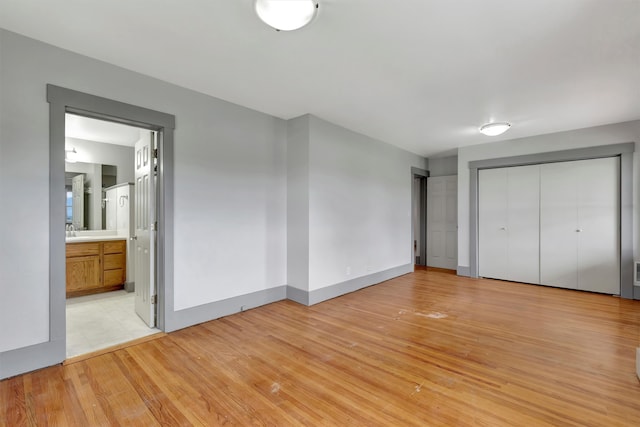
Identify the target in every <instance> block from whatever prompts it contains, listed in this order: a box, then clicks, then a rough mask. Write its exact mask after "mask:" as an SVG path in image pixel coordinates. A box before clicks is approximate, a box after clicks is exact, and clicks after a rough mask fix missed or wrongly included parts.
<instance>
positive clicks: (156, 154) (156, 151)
mask: <svg viewBox="0 0 640 427" xmlns="http://www.w3.org/2000/svg"><path fill="white" fill-rule="evenodd" d="M153 158H154V159H157V158H158V149H157V148H154V149H153Z"/></svg>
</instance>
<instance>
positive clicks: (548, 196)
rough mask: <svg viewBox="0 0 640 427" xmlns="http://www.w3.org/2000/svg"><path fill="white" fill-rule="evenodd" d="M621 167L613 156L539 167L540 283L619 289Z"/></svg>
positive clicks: (610, 291)
mask: <svg viewBox="0 0 640 427" xmlns="http://www.w3.org/2000/svg"><path fill="white" fill-rule="evenodd" d="M619 177H620V171H619V161H618V159H617V158H605V159H594V160H581V161H575V162H563V163H554V164H547V165H543V166H542V169H541V186H540V191H541V208H540V226H541V228H540V274H541V280H542V283H543V284H546V285H553V286H559V287H563V288H571V289H582V290H586V291H592V292H602V293H608V294H619V293H620V236H619V230H620V213H619V205H620V201H619V197H620V182H619V180H620V178H619Z"/></svg>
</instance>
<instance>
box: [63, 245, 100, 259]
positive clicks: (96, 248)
mask: <svg viewBox="0 0 640 427" xmlns="http://www.w3.org/2000/svg"><path fill="white" fill-rule="evenodd" d="M88 255H100V242H91V243H67V257H76V256H88Z"/></svg>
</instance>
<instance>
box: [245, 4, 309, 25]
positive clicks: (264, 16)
mask: <svg viewBox="0 0 640 427" xmlns="http://www.w3.org/2000/svg"><path fill="white" fill-rule="evenodd" d="M255 9H256V13H257V14H258V17H259V18H260V19H261V20H262V21H263V22H264V23H265V24H267V25H269V26H270V27H273V28H275V29H276V30H277V31H281V30H282V31H292V30H297V29H299V28H302V27H304V26H305V25H307V24H308V23H309V22H311V21H312V20H313V18H315V16H316V14H317V13H318V2H317V1H316V0H255Z"/></svg>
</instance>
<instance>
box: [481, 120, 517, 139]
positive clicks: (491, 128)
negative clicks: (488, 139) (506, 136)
mask: <svg viewBox="0 0 640 427" xmlns="http://www.w3.org/2000/svg"><path fill="white" fill-rule="evenodd" d="M510 127H511V123H509V122H494V123H487V124H484V125H482V126H480V133H481V134H484V135H487V136H498V135H502V134H503V133H505V132H506V131H508V130H509V128H510Z"/></svg>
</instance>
